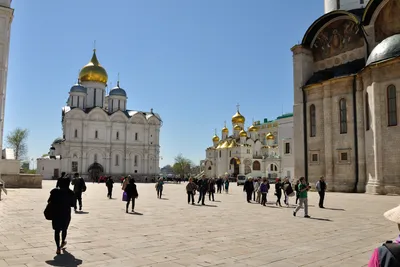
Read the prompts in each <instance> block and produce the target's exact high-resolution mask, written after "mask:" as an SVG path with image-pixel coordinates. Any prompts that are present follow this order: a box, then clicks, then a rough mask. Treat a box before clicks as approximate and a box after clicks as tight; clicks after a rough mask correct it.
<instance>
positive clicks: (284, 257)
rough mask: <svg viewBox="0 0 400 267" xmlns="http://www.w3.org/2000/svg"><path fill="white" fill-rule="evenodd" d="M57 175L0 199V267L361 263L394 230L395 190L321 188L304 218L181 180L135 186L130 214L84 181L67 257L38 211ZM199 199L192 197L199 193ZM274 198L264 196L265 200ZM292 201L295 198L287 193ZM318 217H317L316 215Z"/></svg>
mask: <svg viewBox="0 0 400 267" xmlns="http://www.w3.org/2000/svg"><path fill="white" fill-rule="evenodd" d="M54 185H55V182H54V181H44V182H43V189H41V190H36V189H18V190H11V189H10V190H9V194H8V196H4V198H3V200H2V201H0V267H3V266H77V265H80V264H81V265H82V266H229V267H230V266H276V267H279V266H284V267H287V266H313V267H314V266H341V267H345V266H349V267H350V266H351V267H356V266H366V265H367V263H368V260H369V257H370V255H371V252H372V250H373V248H374V247H376V246H377V245H380V244H381V243H382V242H384V241H386V240H388V239H393V238H395V237H396V234H397V226H396V225H394V224H393V223H391V222H388V221H386V220H385V219H384V218H383V216H382V214H383V212H384V211H386V210H387V209H389V208H392V207H395V206H396V205H398V204H399V197H397V196H371V195H365V194H340V193H327V196H326V207H327V208H332V209H336V210H330V209H326V210H321V209H319V208H317V207H316V206H317V205H316V204H317V194H316V193H310V197H309V202H310V204H311V207H310V211H309V213H310V215H311V216H312V217H313V218H314V219H305V218H303V217H302V216H303V210H300V211H299V213H298V217H293V215H292V211H293V209H291V208H290V209H288V208H276V207H275V206H273V205H272V204H269V206H268V207H262V206H260V205H256V204H248V203H246V201H245V196H244V194H243V192H242V187H237V186H236V185H235V184H231V188H230V189H231V192H230V194H216V197H215V198H216V201H215V202H209V201H208V200H207V201H206V202H207V203H206V204H209V205H210V206H197V205H196V206H192V205H188V204H187V196H186V193H185V184H181V185H177V184H166V185H165V187H164V193H165V196H164V197H165V199H163V200H159V199H157V197H156V192H155V188H154V184H138V191H139V199H138V200H137V204H136V211H137V212H139V213H142V214H143V215H131V214H126V213H125V208H124V205H125V203H124V202H122V201H121V195H122V191H121V189H120V186H119V184H115V187H114V197H115V198H116V199H113V200H109V199H107V198H106V194H107V190H106V187H105V185H104V184H90V183H88V189H87V192H86V193H84V196H83V206H84V211H85V213H82V214H72V221H71V225H70V228H69V232H68V238H67V241H68V246H67V250H66V253H65V254H63V255H61V256H57V257H55V245H54V241H53V230H52V228H51V222H49V221H46V220H45V218H44V216H43V210H44V208H45V205H46V201H47V198H48V196H49V191H50V190H51V189H52V187H53V186H54ZM196 197H197V196H196ZM274 199H275V196H273V194H272V193H270V194H269V197H268V200H269V201H270V203H271V202H272V200H274ZM292 202H293V199H292ZM318 218H319V219H318Z"/></svg>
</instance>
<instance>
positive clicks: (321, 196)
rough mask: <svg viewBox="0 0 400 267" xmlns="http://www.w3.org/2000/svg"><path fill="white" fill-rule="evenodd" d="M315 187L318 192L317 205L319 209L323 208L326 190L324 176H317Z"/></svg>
mask: <svg viewBox="0 0 400 267" xmlns="http://www.w3.org/2000/svg"><path fill="white" fill-rule="evenodd" d="M315 188H317V191H318V194H319V204H318V205H319V207H320V208H321V209H324V208H325V207H324V200H325V192H326V183H325V179H324V176H321V177H320V178H319V181H318V182H317V184H316V185H315Z"/></svg>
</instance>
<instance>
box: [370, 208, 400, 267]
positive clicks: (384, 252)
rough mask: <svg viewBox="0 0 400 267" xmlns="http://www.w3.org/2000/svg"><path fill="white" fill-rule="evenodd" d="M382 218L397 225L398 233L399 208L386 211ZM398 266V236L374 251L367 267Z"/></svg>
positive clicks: (399, 243)
mask: <svg viewBox="0 0 400 267" xmlns="http://www.w3.org/2000/svg"><path fill="white" fill-rule="evenodd" d="M383 216H384V217H385V218H386V219H388V220H389V221H392V222H394V223H396V224H397V228H398V229H399V231H400V206H397V207H396V208H393V209H391V210H388V211H386V212H385V213H384V214H383ZM397 266H400V235H399V236H398V237H397V238H396V240H394V241H392V240H390V241H386V242H385V244H383V245H382V246H380V247H378V248H376V249H374V252H373V253H372V256H371V259H370V260H369V263H368V267H397Z"/></svg>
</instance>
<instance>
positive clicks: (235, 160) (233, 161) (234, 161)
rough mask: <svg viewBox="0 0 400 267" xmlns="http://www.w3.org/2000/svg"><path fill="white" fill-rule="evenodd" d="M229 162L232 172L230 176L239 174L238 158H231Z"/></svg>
mask: <svg viewBox="0 0 400 267" xmlns="http://www.w3.org/2000/svg"><path fill="white" fill-rule="evenodd" d="M230 164H231V165H233V173H232V176H233V177H236V176H237V175H238V174H239V164H240V160H239V159H238V158H232V159H231V161H230Z"/></svg>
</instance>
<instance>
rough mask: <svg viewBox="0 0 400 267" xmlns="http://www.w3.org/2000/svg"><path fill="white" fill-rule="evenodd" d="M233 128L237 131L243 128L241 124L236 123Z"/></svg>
mask: <svg viewBox="0 0 400 267" xmlns="http://www.w3.org/2000/svg"><path fill="white" fill-rule="evenodd" d="M233 130H235V131H240V130H242V127H241V126H240V125H237V124H236V125H235V126H234V127H233Z"/></svg>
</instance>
